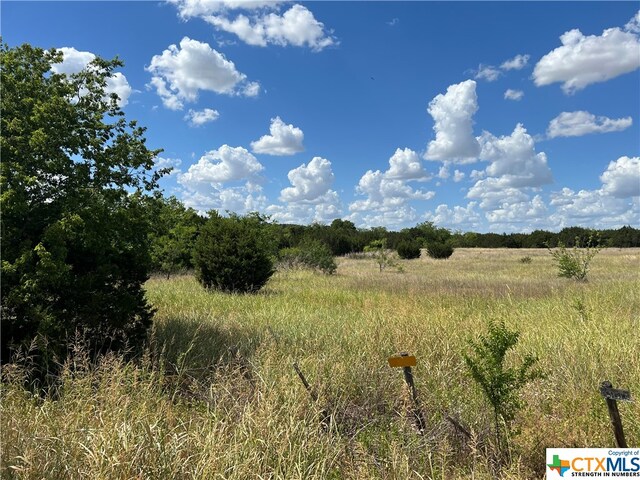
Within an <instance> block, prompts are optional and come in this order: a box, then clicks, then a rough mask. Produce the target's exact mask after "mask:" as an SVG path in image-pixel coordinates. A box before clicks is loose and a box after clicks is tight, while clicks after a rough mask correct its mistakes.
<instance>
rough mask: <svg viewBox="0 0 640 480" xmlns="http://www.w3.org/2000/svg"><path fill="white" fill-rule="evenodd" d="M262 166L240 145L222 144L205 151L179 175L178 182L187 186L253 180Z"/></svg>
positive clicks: (262, 168)
mask: <svg viewBox="0 0 640 480" xmlns="http://www.w3.org/2000/svg"><path fill="white" fill-rule="evenodd" d="M262 170H264V167H263V166H262V165H261V164H260V162H258V160H257V159H256V157H254V156H253V155H251V153H249V152H248V151H247V150H246V149H244V148H242V147H230V146H228V145H223V146H221V147H220V148H219V149H217V150H211V151H209V152H207V153H205V154H204V155H203V156H202V157H200V160H198V163H195V164H193V165H191V166H190V167H189V170H187V172H186V173H185V174H183V175H182V176H181V177H180V180H179V182H180V183H181V184H182V185H184V186H188V187H193V188H194V189H195V187H196V186H197V185H202V184H205V185H207V184H209V185H210V184H221V183H224V182H232V181H238V180H244V179H249V180H251V179H253V180H255V179H256V178H257V177H258V174H259V173H260V172H261V171H262Z"/></svg>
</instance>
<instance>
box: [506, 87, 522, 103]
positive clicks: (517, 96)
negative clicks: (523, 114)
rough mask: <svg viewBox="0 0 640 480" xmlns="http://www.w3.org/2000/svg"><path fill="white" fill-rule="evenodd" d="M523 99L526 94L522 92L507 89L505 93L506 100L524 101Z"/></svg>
mask: <svg viewBox="0 0 640 480" xmlns="http://www.w3.org/2000/svg"><path fill="white" fill-rule="evenodd" d="M522 97H524V92H523V91H522V90H512V89H510V88H509V89H507V91H506V92H504V98H505V100H515V101H518V100H522Z"/></svg>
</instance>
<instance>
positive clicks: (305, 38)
mask: <svg viewBox="0 0 640 480" xmlns="http://www.w3.org/2000/svg"><path fill="white" fill-rule="evenodd" d="M173 3H176V4H177V6H178V11H179V12H180V15H181V16H182V17H183V18H190V17H194V16H198V17H201V18H202V19H203V20H205V21H206V22H207V23H209V24H211V25H213V26H214V27H215V28H216V29H218V30H222V31H224V32H228V33H231V34H233V35H236V36H237V37H238V38H239V39H240V40H242V41H243V42H245V43H247V44H249V45H256V46H261V47H265V46H267V45H279V46H287V45H292V46H296V47H309V48H311V49H312V50H314V51H320V50H322V49H324V48H326V47H329V46H331V45H337V44H338V40H337V39H336V38H335V37H334V36H333V34H332V32H331V31H328V30H327V29H326V28H325V26H324V24H323V23H322V22H320V21H318V20H317V19H316V18H315V17H314V15H313V13H312V12H311V11H310V10H309V9H308V8H306V7H304V6H303V5H300V4H294V5H292V6H291V7H290V8H288V9H287V10H286V11H284V13H280V12H279V10H280V8H279V7H280V4H281V3H283V2H262V1H256V2H239V1H236V2H210V1H204V0H197V1H190V0H187V1H180V0H179V1H177V2H173ZM236 10H243V11H245V13H246V14H245V13H238V14H236V13H235V11H236Z"/></svg>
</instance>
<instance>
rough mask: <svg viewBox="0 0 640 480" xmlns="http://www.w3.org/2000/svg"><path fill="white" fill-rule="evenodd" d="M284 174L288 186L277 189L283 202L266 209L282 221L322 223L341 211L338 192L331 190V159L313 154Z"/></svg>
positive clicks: (277, 219)
mask: <svg viewBox="0 0 640 480" xmlns="http://www.w3.org/2000/svg"><path fill="white" fill-rule="evenodd" d="M287 177H288V178H289V181H290V182H291V187H287V188H284V189H282V190H281V191H280V201H281V202H283V203H284V205H270V206H269V207H267V209H266V212H267V213H268V214H269V215H271V216H272V218H273V219H274V220H276V221H279V222H283V223H311V222H321V223H325V222H328V221H331V220H334V219H336V218H339V217H340V216H341V214H342V207H341V203H340V198H339V196H338V193H337V192H336V191H334V190H331V186H332V185H333V182H334V180H335V176H334V174H333V171H332V169H331V162H330V161H329V160H327V159H325V158H322V157H314V158H313V159H312V160H311V161H310V162H309V163H308V164H304V163H303V164H302V165H300V166H299V167H297V168H294V169H292V170H291V171H289V173H288V175H287Z"/></svg>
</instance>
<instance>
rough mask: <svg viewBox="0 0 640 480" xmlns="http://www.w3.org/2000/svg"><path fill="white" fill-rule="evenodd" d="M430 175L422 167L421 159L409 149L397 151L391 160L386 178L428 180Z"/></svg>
mask: <svg viewBox="0 0 640 480" xmlns="http://www.w3.org/2000/svg"><path fill="white" fill-rule="evenodd" d="M428 176H429V175H428V174H427V172H426V171H425V170H424V168H423V167H422V162H421V161H420V157H419V156H418V154H417V153H416V152H414V151H413V150H411V149H409V148H405V149H400V148H398V149H396V151H395V153H394V154H393V155H392V156H391V158H390V159H389V170H387V173H386V177H387V178H390V179H399V180H420V179H426V178H427V177H428Z"/></svg>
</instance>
